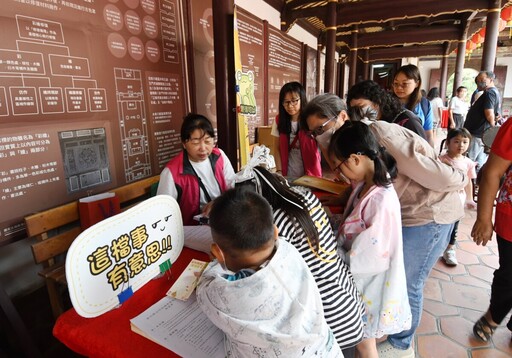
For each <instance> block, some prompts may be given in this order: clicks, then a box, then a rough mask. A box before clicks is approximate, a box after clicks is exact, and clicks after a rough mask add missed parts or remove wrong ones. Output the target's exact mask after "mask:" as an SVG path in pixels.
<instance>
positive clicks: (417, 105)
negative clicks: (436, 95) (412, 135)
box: [393, 65, 434, 147]
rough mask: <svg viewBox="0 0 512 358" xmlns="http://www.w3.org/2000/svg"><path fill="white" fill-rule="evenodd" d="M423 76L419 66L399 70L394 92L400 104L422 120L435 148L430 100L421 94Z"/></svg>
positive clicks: (428, 137) (428, 139)
mask: <svg viewBox="0 0 512 358" xmlns="http://www.w3.org/2000/svg"><path fill="white" fill-rule="evenodd" d="M420 89H421V75H420V71H419V69H418V67H417V66H415V65H405V66H402V67H400V68H399V69H398V71H397V73H396V74H395V78H394V80H393V92H394V93H395V96H397V97H398V99H399V100H400V102H402V104H403V105H404V107H405V108H407V109H408V110H410V111H413V112H414V113H415V114H416V115H417V116H418V117H419V118H420V119H421V122H422V124H423V129H424V130H425V135H426V137H427V141H428V142H429V143H430V145H431V146H432V147H433V146H434V131H433V126H434V114H433V113H432V106H431V105H430V102H429V101H428V99H426V98H425V97H423V96H422V95H421V92H420Z"/></svg>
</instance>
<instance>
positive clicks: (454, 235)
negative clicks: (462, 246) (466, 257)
mask: <svg viewBox="0 0 512 358" xmlns="http://www.w3.org/2000/svg"><path fill="white" fill-rule="evenodd" d="M459 223H460V220H459V221H456V222H455V223H454V224H453V229H452V233H451V234H450V245H455V241H457V234H458V232H459Z"/></svg>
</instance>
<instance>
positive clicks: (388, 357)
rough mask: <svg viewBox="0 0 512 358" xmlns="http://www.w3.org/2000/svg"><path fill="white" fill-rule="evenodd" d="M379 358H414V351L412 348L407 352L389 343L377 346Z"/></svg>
mask: <svg viewBox="0 0 512 358" xmlns="http://www.w3.org/2000/svg"><path fill="white" fill-rule="evenodd" d="M377 351H378V352H379V358H414V357H415V354H414V349H412V347H409V348H407V349H406V350H403V349H398V348H395V347H393V346H392V345H391V343H389V342H388V341H384V342H382V343H379V344H377Z"/></svg>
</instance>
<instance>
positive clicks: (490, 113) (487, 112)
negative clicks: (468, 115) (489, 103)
mask: <svg viewBox="0 0 512 358" xmlns="http://www.w3.org/2000/svg"><path fill="white" fill-rule="evenodd" d="M484 116H485V119H486V120H487V122H489V124H490V125H491V127H494V126H495V125H496V122H495V119H496V118H495V116H494V109H484Z"/></svg>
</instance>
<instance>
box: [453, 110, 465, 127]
mask: <svg viewBox="0 0 512 358" xmlns="http://www.w3.org/2000/svg"><path fill="white" fill-rule="evenodd" d="M453 121H454V122H455V128H462V126H463V125H464V116H463V115H462V114H458V113H454V114H453Z"/></svg>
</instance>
